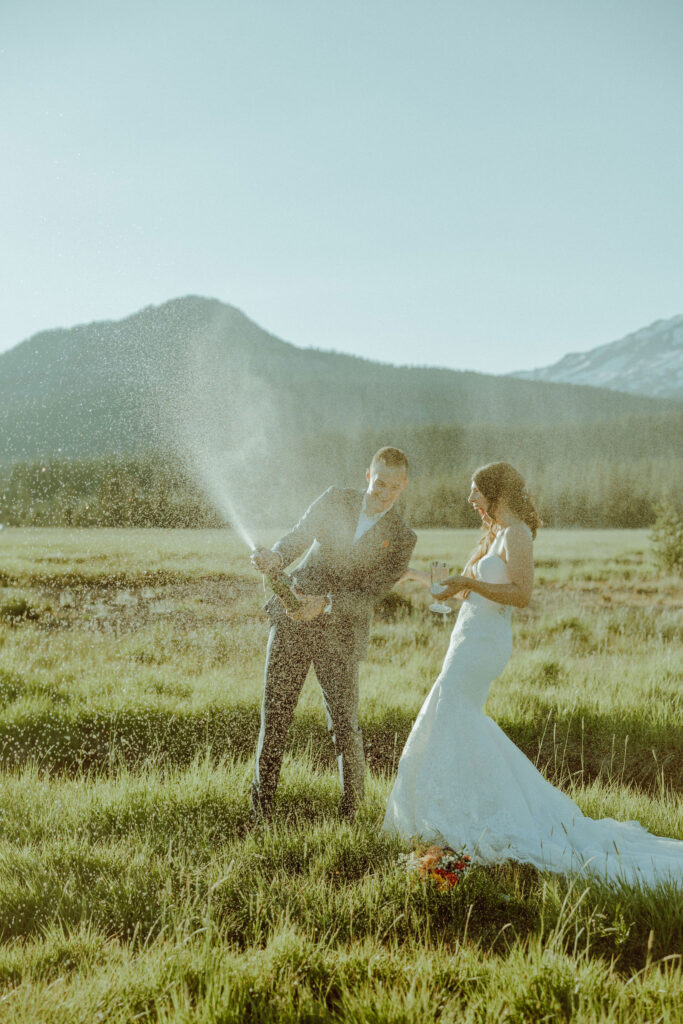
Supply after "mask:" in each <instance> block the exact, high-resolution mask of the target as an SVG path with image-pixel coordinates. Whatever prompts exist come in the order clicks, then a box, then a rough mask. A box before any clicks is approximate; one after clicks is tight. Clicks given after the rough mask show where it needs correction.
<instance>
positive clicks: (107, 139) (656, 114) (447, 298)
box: [0, 0, 683, 372]
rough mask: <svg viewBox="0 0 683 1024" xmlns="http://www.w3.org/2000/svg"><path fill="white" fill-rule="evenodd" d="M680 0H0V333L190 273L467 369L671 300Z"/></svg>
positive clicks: (261, 319)
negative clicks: (108, 0)
mask: <svg viewBox="0 0 683 1024" xmlns="http://www.w3.org/2000/svg"><path fill="white" fill-rule="evenodd" d="M681 52H683V4H681V3H680V0H564V2H560V0H491V2H485V0H483V2H481V3H473V2H472V0H468V2H460V0H451V2H448V0H439V2H433V0H432V2H430V0H420V2H406V0H393V2H387V0H363V2H356V0H344V2H343V3H339V2H338V0H336V2H331V0H330V2H328V0H308V2H304V0H278V2H276V0H241V2H234V0H193V2H191V3H190V2H188V3H180V2H173V0H168V2H149V0H116V2H114V3H110V2H98V0H88V2H76V0H59V2H57V3H55V2H53V0H41V2H37V0H13V2H10V0H0V67H1V68H2V71H1V81H2V92H1V95H0V102H1V109H2V118H1V124H0V146H1V147H2V153H3V157H2V161H1V163H0V231H1V234H2V250H1V251H2V255H1V257H0V260H1V263H0V293H1V298H2V301H1V303H0V309H1V313H0V350H1V349H6V348H9V347H10V346H13V345H15V344H17V343H18V342H19V341H21V340H23V339H24V338H26V337H28V336H29V335H30V334H32V333H34V332H36V331H38V330H42V329H45V328H50V327H56V326H71V325H73V324H76V323H83V322H88V321H91V320H95V319H107V318H120V317H123V316H125V315H127V314H130V313H132V312H134V311H135V310H137V309H139V308H141V307H143V306H147V305H149V304H151V303H154V304H157V303H161V302H164V301H165V300H167V299H170V298H174V297H176V296H179V295H185V294H189V293H192V294H200V295H206V296H212V297H215V298H218V299H221V300H223V301H225V302H229V303H232V304H234V305H236V306H238V307H239V308H241V309H242V310H244V312H245V313H247V314H248V315H249V316H250V317H252V318H253V319H254V320H256V321H257V322H258V323H260V324H261V325H262V326H263V327H265V328H267V329H268V330H270V331H272V332H273V333H274V334H277V335H278V336H280V337H282V338H285V339H286V340H288V341H292V342H293V343H294V344H296V345H300V346H317V347H320V348H328V349H337V350H339V351H345V352H353V353H358V354H361V355H365V356H368V357H370V358H375V359H381V360H386V361H392V362H397V363H413V364H415V363H417V364H429V365H444V366H450V367H454V368H471V369H479V370H483V371H490V372H506V371H510V370H514V369H521V368H527V367H532V366H538V365H544V364H547V363H550V362H553V361H555V360H556V359H558V358H559V357H560V356H562V355H563V354H564V353H565V352H567V351H576V350H583V349H588V348H592V347H593V346H595V345H598V344H602V343H604V342H607V341H611V340H613V339H615V338H618V337H621V336H622V335H623V334H626V333H627V332H629V331H631V330H635V329H636V328H638V327H641V326H643V325H645V324H647V323H650V322H651V321H653V320H656V319H659V318H666V317H670V316H673V315H675V314H678V313H681V312H683V202H682V197H681V184H680V183H681V167H682V166H683V159H682V158H683V143H682V133H681V109H682V100H683V61H681Z"/></svg>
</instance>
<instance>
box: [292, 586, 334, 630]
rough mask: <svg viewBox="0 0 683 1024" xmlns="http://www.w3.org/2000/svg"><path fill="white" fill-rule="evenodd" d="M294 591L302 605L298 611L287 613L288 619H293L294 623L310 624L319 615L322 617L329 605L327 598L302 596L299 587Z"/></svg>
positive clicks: (294, 588)
mask: <svg viewBox="0 0 683 1024" xmlns="http://www.w3.org/2000/svg"><path fill="white" fill-rule="evenodd" d="M292 589H293V590H294V593H295V594H296V596H297V597H298V598H299V601H300V602H301V603H300V605H299V607H298V608H297V609H296V611H293V612H290V611H288V612H287V617H288V618H290V619H293V620H294V622H309V621H310V620H311V619H317V618H318V616H319V615H322V613H323V612H324V610H325V607H326V605H327V598H326V597H313V596H311V595H310V594H302V593H301V591H300V590H298V589H297V587H293V588H292Z"/></svg>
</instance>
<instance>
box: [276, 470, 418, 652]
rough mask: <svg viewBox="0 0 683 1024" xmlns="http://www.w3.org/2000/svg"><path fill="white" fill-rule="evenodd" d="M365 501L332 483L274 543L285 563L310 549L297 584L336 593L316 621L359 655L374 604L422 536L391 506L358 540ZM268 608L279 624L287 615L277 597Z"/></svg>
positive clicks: (309, 590)
mask: <svg viewBox="0 0 683 1024" xmlns="http://www.w3.org/2000/svg"><path fill="white" fill-rule="evenodd" d="M362 502H363V491H354V490H349V489H344V488H341V487H330V488H328V490H326V491H325V493H324V494H321V495H320V497H319V498H316V500H315V501H314V502H313V504H312V505H311V506H310V508H309V509H308V510H307V511H306V513H305V514H304V516H303V517H302V518H301V519H300V520H299V522H298V523H297V524H296V526H295V527H294V529H292V530H290V532H289V533H288V534H286V535H285V536H284V537H282V538H281V539H280V540H279V541H278V542H277V544H275V545H274V550H275V551H279V553H280V554H281V555H282V558H283V560H284V565H289V564H290V563H291V562H293V561H294V559H296V558H298V557H300V556H301V555H302V554H303V553H304V552H305V551H306V552H307V553H306V557H305V558H304V560H303V562H302V563H301V565H300V566H299V567H298V568H297V569H296V572H295V574H294V575H295V579H296V583H297V586H299V587H300V588H301V590H302V591H303V592H304V593H305V594H331V595H332V612H331V614H330V615H322V616H319V617H318V618H317V619H314V620H313V622H314V623H317V624H318V625H319V626H320V627H321V628H323V629H325V631H326V633H327V634H328V636H329V640H330V641H332V642H335V643H337V642H338V643H339V644H340V645H341V646H342V647H343V648H344V649H345V652H347V653H348V655H349V656H351V657H357V658H358V659H360V658H363V657H364V656H365V654H366V652H367V646H368V637H369V633H370V616H371V613H372V607H373V604H374V602H375V601H376V600H377V599H378V598H380V597H383V596H384V594H386V593H388V591H389V590H391V588H392V587H393V585H394V584H395V583H396V582H397V581H398V579H399V578H400V577H401V575H402V573H403V572H404V570H405V569H407V567H408V563H409V561H410V556H411V554H412V551H413V548H414V547H415V542H416V540H417V536H416V534H415V533H414V532H413V531H412V530H411V529H410V528H409V527H408V526H406V524H405V523H404V522H403V520H402V519H401V517H400V516H399V514H398V513H397V512H396V511H395V510H394V509H393V508H391V509H389V511H388V512H387V513H386V514H385V515H383V516H382V518H381V519H380V520H379V521H378V522H377V523H375V525H374V526H372V527H371V528H370V529H369V530H368V531H367V533H364V534H363V536H362V537H361V538H360V539H359V540H358V541H357V543H355V544H354V542H353V537H354V534H355V532H356V527H357V526H358V517H359V516H360V510H361V505H362ZM266 611H267V612H268V614H269V615H270V617H271V619H272V620H273V621H274V622H277V621H278V620H281V619H282V617H283V616H285V611H284V608H283V605H282V603H281V602H280V601H279V600H278V599H277V598H272V599H271V600H270V601H269V602H268V604H267V605H266ZM288 621H289V620H288ZM303 626H304V627H306V626H308V623H303Z"/></svg>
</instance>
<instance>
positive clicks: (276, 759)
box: [251, 617, 365, 817]
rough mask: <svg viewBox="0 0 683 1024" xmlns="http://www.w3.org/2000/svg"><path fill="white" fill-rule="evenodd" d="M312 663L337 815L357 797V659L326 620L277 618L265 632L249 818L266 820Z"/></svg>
mask: <svg viewBox="0 0 683 1024" xmlns="http://www.w3.org/2000/svg"><path fill="white" fill-rule="evenodd" d="M311 665H313V667H314V669H315V673H316V676H317V677H318V682H319V683H320V688H321V690H322V694H323V702H324V705H325V713H326V715H327V727H328V729H329V731H330V734H331V736H332V742H333V744H334V750H335V755H336V758H337V764H338V766H339V775H340V779H341V787H342V804H341V809H342V813H343V814H345V815H347V816H351V815H352V814H353V812H354V810H355V807H356V804H357V803H358V801H359V800H360V799H362V796H363V781H364V773H365V758H364V754H363V735H362V733H361V730H360V729H359V727H358V657H357V656H355V654H354V653H353V652H352V651H350V650H349V645H348V644H344V643H343V642H341V641H340V637H339V635H338V633H337V631H336V630H334V631H332V630H330V624H329V623H328V622H327V621H324V620H323V621H320V622H318V621H316V620H315V619H314V620H312V621H311V622H292V621H290V620H289V619H287V618H284V617H283V618H281V619H279V620H278V621H277V622H275V623H274V624H273V625H272V626H271V629H270V634H269V637H268V648H267V652H266V671H265V688H264V694H263V705H262V708H261V731H260V733H259V739H258V747H257V751H256V767H255V770H254V781H253V785H252V789H251V805H252V814H253V815H254V816H255V817H261V816H264V817H267V816H268V815H269V814H270V812H271V810H272V806H273V799H274V796H275V790H276V788H277V784H278V779H279V777H280V769H281V767H282V758H283V754H284V750H285V743H286V741H287V733H288V732H289V727H290V725H291V724H292V719H293V718H294V710H295V708H296V705H297V701H298V700H299V695H300V693H301V689H302V687H303V685H304V682H305V680H306V676H307V675H308V670H309V668H310V666H311Z"/></svg>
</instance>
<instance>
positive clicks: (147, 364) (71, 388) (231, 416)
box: [0, 296, 666, 466]
mask: <svg viewBox="0 0 683 1024" xmlns="http://www.w3.org/2000/svg"><path fill="white" fill-rule="evenodd" d="M665 405H666V403H661V402H657V401H654V400H652V399H649V398H644V397H640V396H631V395H625V394H619V393H617V392H613V391H606V390H597V389H595V388H590V387H575V386H571V385H568V384H556V383H548V382H546V381H536V380H520V379H515V378H511V377H496V376H488V375H485V374H477V373H469V372H458V371H454V370H445V369H433V368H408V367H396V366H391V365H386V364H380V363H373V362H371V361H368V360H364V359H360V358H356V357H352V356H345V355H339V354H335V353H329V352H321V351H318V350H312V349H300V348H297V347H295V346H294V345H291V344H289V343H287V342H284V341H282V340H280V339H278V338H276V337H274V336H273V335H272V334H269V333H268V332H266V331H264V330H262V329H261V328H260V327H259V326H258V325H257V324H255V323H254V322H253V321H251V320H249V319H248V317H246V316H245V315H244V314H243V313H241V312H240V311H239V310H237V309H235V308H234V307H232V306H228V305H225V304H223V303H220V302H218V301H217V300H215V299H206V298H200V297H196V296H189V297H185V298H180V299H175V300H172V301H170V302H167V303H165V304H163V305H161V306H158V307H154V306H150V307H148V308H146V309H143V310H142V311H140V312H138V313H135V314H134V315H132V316H129V317H127V318H125V319H124V320H121V321H102V322H97V323H93V324H89V325H82V326H78V327H74V328H71V329H59V330H52V331H45V332H42V333H40V334H36V335H34V336H33V337H32V338H30V339H28V340H27V341H24V342H22V343H21V344H20V345H18V346H16V348H14V349H12V350H10V351H9V352H6V353H4V354H2V355H0V431H1V432H2V436H3V451H2V456H1V461H2V464H3V465H5V466H8V465H10V464H12V463H14V462H16V461H19V460H32V459H36V458H39V459H47V458H53V457H61V458H85V457H91V456H101V455H108V454H116V453H122V452H128V453H135V452H140V451H144V450H148V449H150V448H157V449H159V448H162V449H163V448H164V447H167V446H168V445H169V443H170V444H172V443H173V441H174V439H175V440H177V438H174V434H175V432H176V426H177V422H178V421H179V420H183V421H184V422H185V423H186V424H187V423H191V424H197V423H200V424H201V425H202V430H203V431H204V432H206V431H207V430H210V431H212V432H213V434H214V435H215V437H216V438H220V440H221V443H223V444H225V445H232V446H234V445H236V444H237V445H241V444H244V443H245V439H247V440H249V441H253V436H254V430H257V431H258V432H259V434H260V436H261V437H262V439H263V441H264V442H265V443H267V444H270V445H272V446H274V447H277V446H278V445H279V446H283V445H291V444H292V442H293V441H294V440H295V439H296V438H297V437H298V436H299V435H300V434H302V433H305V434H307V435H310V434H311V433H312V432H315V431H316V430H317V429H318V428H319V429H320V430H321V431H324V432H326V433H327V432H334V431H337V430H341V429H344V430H348V429H349V428H353V427H358V428H361V427H362V428H363V429H366V430H384V429H387V430H389V429H392V428H394V427H398V426H400V425H405V424H407V423H410V424H414V425H416V426H419V425H425V426H427V425H430V424H434V425H436V424H441V423H444V422H447V423H463V424H470V425H476V424H479V423H485V424H490V425H492V426H502V427H504V426H512V425H515V426H516V427H519V426H520V425H528V426H530V427H545V428H547V429H548V430H552V429H553V428H556V427H559V426H561V425H563V424H575V423H577V422H580V423H590V422H596V421H603V420H609V419H615V418H623V417H626V416H631V417H633V416H640V415H654V414H657V413H658V411H659V410H660V409H662V408H663V407H664V406H665Z"/></svg>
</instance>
